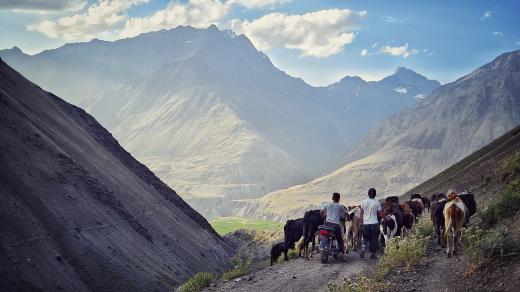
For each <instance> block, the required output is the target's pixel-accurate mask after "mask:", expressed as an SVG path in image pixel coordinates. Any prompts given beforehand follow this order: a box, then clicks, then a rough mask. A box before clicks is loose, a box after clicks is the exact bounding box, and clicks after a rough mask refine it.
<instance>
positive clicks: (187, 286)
mask: <svg viewBox="0 0 520 292" xmlns="http://www.w3.org/2000/svg"><path fill="white" fill-rule="evenodd" d="M211 281H213V274H211V273H208V272H200V273H197V274H195V275H194V276H192V277H191V278H189V279H188V281H186V282H185V283H184V284H182V285H181V286H180V287H179V291H180V292H198V291H200V290H202V289H203V288H205V287H209V285H210V284H211Z"/></svg>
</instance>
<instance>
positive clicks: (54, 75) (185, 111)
mask: <svg viewBox="0 0 520 292" xmlns="http://www.w3.org/2000/svg"><path fill="white" fill-rule="evenodd" d="M0 55H2V56H6V59H7V62H9V63H10V64H12V65H13V66H14V67H15V68H18V69H19V70H20V71H21V72H24V73H25V74H27V75H28V76H29V77H30V78H31V79H32V80H33V81H35V82H37V83H38V84H40V85H42V86H43V87H44V88H46V89H48V90H50V91H53V92H56V93H59V94H63V96H71V97H72V98H71V99H70V101H71V102H73V103H76V104H81V105H85V106H87V108H88V110H89V112H90V113H92V114H93V115H94V116H95V117H96V118H97V119H98V120H99V121H100V122H101V123H102V124H103V125H105V126H106V127H107V128H108V129H110V130H111V131H112V132H113V133H114V136H115V137H116V138H117V139H118V140H119V141H120V142H121V144H122V145H124V146H125V147H126V148H127V149H128V150H129V151H130V152H131V153H132V154H133V155H135V156H136V157H137V158H139V159H140V160H141V161H143V162H144V163H145V164H146V165H148V166H150V168H151V169H152V170H153V171H154V172H155V173H156V174H157V175H158V176H159V177H161V178H162V179H163V180H164V181H165V182H167V183H168V184H169V185H171V186H173V187H175V189H176V190H177V191H179V193H180V194H181V195H183V196H185V197H222V196H226V197H233V198H250V197H258V196H260V195H263V194H266V193H268V192H270V191H273V190H276V189H280V188H285V187H289V186H292V185H295V184H298V183H303V182H305V181H308V180H309V179H311V178H313V177H317V176H319V175H321V174H323V173H326V172H328V171H330V170H331V169H334V168H336V167H338V166H340V165H342V164H343V163H344V162H345V157H344V149H345V148H346V147H348V146H351V145H353V144H354V143H355V142H357V141H359V139H360V138H361V137H362V136H363V135H364V134H366V133H367V131H368V130H369V129H370V128H372V127H373V126H375V124H376V123H377V121H378V120H380V119H382V118H383V117H386V116H388V115H390V114H392V113H395V112H397V111H399V110H402V109H403V108H406V107H408V106H410V105H412V104H413V103H415V102H416V101H417V98H415V97H414V96H415V95H411V94H408V93H402V92H398V91H396V90H395V88H397V87H403V88H408V90H410V92H414V94H415V93H417V92H420V94H423V95H427V94H428V93H429V92H431V90H432V89H433V87H435V85H436V84H438V82H436V81H429V80H427V79H426V78H425V77H422V76H421V75H419V74H416V73H414V72H413V71H411V70H404V69H400V70H397V71H396V73H395V74H394V75H392V76H393V77H392V76H391V77H389V78H390V79H389V81H385V80H383V81H380V82H365V81H363V80H361V79H359V78H357V79H356V80H357V82H358V83H357V84H353V83H352V82H349V80H350V79H351V78H345V79H343V80H342V81H341V82H339V83H337V84H334V85H331V86H328V87H319V88H316V87H312V86H310V85H308V84H306V83H305V82H303V81H302V80H301V79H297V78H293V77H290V76H288V75H286V74H285V73H284V72H282V71H280V70H279V69H277V68H276V67H274V66H273V65H272V63H271V62H270V60H269V58H268V57H267V56H266V55H265V54H263V53H262V52H259V51H257V50H256V48H255V47H254V46H253V45H252V44H251V42H250V41H249V39H247V37H245V36H244V35H238V36H237V35H234V34H233V33H231V32H229V31H220V30H218V29H217V28H216V27H215V26H211V27H209V28H208V29H195V28H192V27H178V28H176V29H173V30H163V31H159V32H152V33H146V34H142V35H140V36H137V37H135V38H130V39H124V40H118V41H115V42H104V41H99V40H93V41H91V42H87V43H77V44H67V45H65V46H63V47H61V48H58V49H55V50H49V51H44V52H42V53H40V54H37V55H34V56H28V55H25V54H23V53H21V52H19V51H18V50H16V49H14V50H13V49H12V50H4V51H2V52H0ZM418 80H419V81H418ZM386 84H392V85H391V86H390V87H388V86H387V85H386ZM417 94H419V93H417Z"/></svg>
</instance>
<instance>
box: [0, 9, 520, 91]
mask: <svg viewBox="0 0 520 292" xmlns="http://www.w3.org/2000/svg"><path fill="white" fill-rule="evenodd" d="M48 2H49V3H52V4H49V5H42V3H45V0H40V1H35V0H22V1H14V0H5V1H2V2H0V48H11V47H12V46H18V47H20V48H21V49H22V50H23V51H25V52H27V53H31V54H34V53H37V52H40V51H42V50H44V49H49V48H55V47H58V46H60V45H62V44H64V43H67V42H74V41H85V40H89V39H91V38H93V37H98V38H100V39H107V40H114V39H118V38H121V37H131V36H134V35H136V34H138V33H140V32H145V31H150V30H155V29H161V28H171V27H174V26H176V25H179V24H190V25H193V26H197V27H205V26H207V25H209V24H211V23H216V24H217V25H218V26H219V27H221V28H232V29H234V30H236V31H238V32H241V33H244V34H246V35H248V37H250V38H251V39H252V41H253V43H254V44H255V45H257V47H258V48H260V49H262V50H264V51H265V52H266V53H267V55H268V56H269V57H270V58H271V60H272V61H273V63H274V64H275V65H276V66H278V67H279V68H280V69H282V70H284V71H286V72H287V73H289V74H290V75H293V76H296V77H301V78H303V79H304V80H305V81H307V82H308V83H310V84H313V85H326V84H330V83H333V82H335V81H337V80H339V79H340V78H342V77H344V76H346V75H357V76H361V77H362V78H364V79H367V80H377V79H380V78H382V77H384V76H387V75H389V74H391V73H392V72H393V71H394V70H395V69H396V68H397V67H398V66H405V67H408V68H411V69H414V70H415V71H417V72H419V73H421V74H424V75H426V76H428V77H430V78H434V79H437V80H439V81H441V82H442V83H446V82H449V81H453V80H455V79H456V78H458V77H460V76H462V75H464V74H467V73H469V72H470V71H472V70H473V69H475V68H477V67H478V66H480V65H482V64H484V63H486V62H488V61H490V60H492V59H493V58H494V57H496V56H497V55H499V54H501V53H503V52H507V51H512V50H518V49H520V30H519V28H520V17H518V14H519V11H520V2H519V1H499V0H496V1H469V0H466V1H366V0H365V1H356V0H342V1H339V0H329V1H317V0H292V1H290V0H265V1H263V0H227V1H224V0H220V1H213V0H185V1H172V2H171V1H168V0H148V1H147V0H125V1H123V0H88V1H86V0H53V1H50V0H49V1H48ZM95 6H98V7H97V10H95V9H94V10H92V11H91V12H90V13H89V9H91V8H93V7H95ZM197 11H199V12H200V13H197ZM312 13H314V14H312ZM154 14H157V15H155V16H154ZM154 17H155V18H154ZM159 17H163V18H161V19H162V20H163V21H161V23H158V21H157V19H158V18H159ZM273 20H274V21H273ZM92 23H94V24H92Z"/></svg>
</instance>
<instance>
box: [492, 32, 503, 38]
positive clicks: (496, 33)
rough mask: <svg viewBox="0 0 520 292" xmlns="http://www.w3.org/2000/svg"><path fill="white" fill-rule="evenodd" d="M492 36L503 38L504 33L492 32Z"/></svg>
mask: <svg viewBox="0 0 520 292" xmlns="http://www.w3.org/2000/svg"><path fill="white" fill-rule="evenodd" d="M493 35H496V36H499V37H503V36H504V33H503V32H500V31H494V32H493Z"/></svg>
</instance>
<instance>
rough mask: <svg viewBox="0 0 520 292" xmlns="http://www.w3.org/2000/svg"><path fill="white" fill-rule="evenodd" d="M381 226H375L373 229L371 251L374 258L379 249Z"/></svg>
mask: <svg viewBox="0 0 520 292" xmlns="http://www.w3.org/2000/svg"><path fill="white" fill-rule="evenodd" d="M379 233H380V230H379V224H374V226H373V227H372V250H371V251H370V252H371V253H372V257H375V254H376V252H377V250H378V248H379V242H378V239H379Z"/></svg>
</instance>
